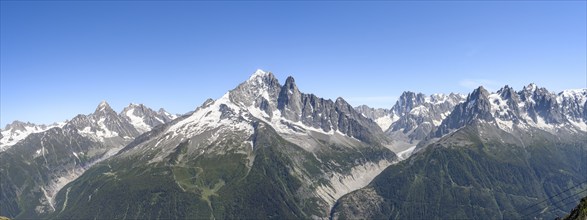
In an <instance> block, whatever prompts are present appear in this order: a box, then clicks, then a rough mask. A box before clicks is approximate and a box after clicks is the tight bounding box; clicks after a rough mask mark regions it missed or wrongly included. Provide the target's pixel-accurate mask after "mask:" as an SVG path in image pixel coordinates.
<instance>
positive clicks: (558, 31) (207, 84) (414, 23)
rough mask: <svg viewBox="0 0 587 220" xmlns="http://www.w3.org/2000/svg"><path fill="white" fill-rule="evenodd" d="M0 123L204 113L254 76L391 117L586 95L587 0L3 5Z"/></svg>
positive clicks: (134, 2) (30, 2)
mask: <svg viewBox="0 0 587 220" xmlns="http://www.w3.org/2000/svg"><path fill="white" fill-rule="evenodd" d="M0 4H1V27H0V40H1V41H0V43H1V45H0V73H1V78H0V79H1V83H0V85H1V89H0V92H1V96H0V98H1V106H0V112H1V121H0V125H2V127H3V126H5V125H6V123H9V122H11V121H13V120H16V119H18V120H22V121H30V122H34V123H51V122H55V121H63V120H66V119H70V118H72V117H74V116H75V115H76V114H78V113H84V114H88V113H91V112H93V110H94V108H95V107H96V106H97V105H98V104H99V102H100V101H101V100H107V101H108V102H109V103H110V105H111V106H112V107H113V108H114V109H115V110H117V111H120V110H121V109H122V108H123V107H124V106H126V105H128V104H129V103H131V102H133V103H144V104H146V105H147V106H149V107H151V108H154V109H158V108H160V107H164V108H165V109H167V110H168V111H170V112H173V113H185V112H187V111H190V110H193V109H195V108H196V107H197V106H198V105H200V104H201V103H202V102H203V101H204V100H205V99H207V98H209V97H210V98H218V97H220V96H222V95H223V94H224V93H225V92H226V91H228V90H230V89H232V88H234V87H235V86H236V85H238V84H239V83H240V82H242V81H244V80H246V79H247V78H248V77H249V76H250V75H251V74H252V73H253V72H254V71H255V70H256V69H258V68H259V69H264V70H267V71H272V72H273V73H274V74H275V75H276V76H277V77H278V79H279V80H280V82H281V83H283V81H284V80H285V78H286V77H287V76H288V75H292V76H294V77H295V78H296V82H297V84H298V86H299V87H300V89H301V90H302V91H303V92H307V93H314V94H316V95H318V96H321V97H325V98H331V99H335V98H337V97H339V96H341V97H343V98H345V99H346V100H348V101H349V102H350V103H351V104H353V105H359V104H368V105H371V106H374V107H386V108H390V107H391V106H392V105H393V103H394V102H395V100H396V98H397V97H398V96H399V95H400V94H401V92H402V91H406V90H411V91H419V92H423V93H426V94H431V93H447V92H460V93H465V94H466V93H468V92H470V91H471V90H472V89H473V88H474V87H476V86H478V85H485V86H486V87H488V88H489V89H490V90H492V89H498V88H499V87H501V86H503V85H505V84H508V85H510V86H513V87H514V88H515V89H521V87H522V86H523V85H527V84H528V83H530V82H535V83H537V84H538V85H539V86H542V87H547V88H548V89H550V90H552V91H561V90H563V89H570V88H585V87H587V85H586V84H587V70H586V60H587V55H586V53H587V46H586V41H587V37H586V35H587V33H586V32H587V30H586V26H587V24H586V20H587V16H586V10H587V9H586V8H587V6H586V2H585V1H574V2H554V1H553V2H547V1H537V2H534V1H516V2H505V1H496V2H493V1H484V2H478V1H470V2H469V1H454V2H436V1H434V2H307V1H303V2H263V1H261V2H189V1H175V2H163V1H161V2H159V1H145V2H142V1H125V2H117V1H107V2H100V1H91V2H73V1H62V2H44V1H29V2H21V1H10V2H6V1H2V2H1V3H0Z"/></svg>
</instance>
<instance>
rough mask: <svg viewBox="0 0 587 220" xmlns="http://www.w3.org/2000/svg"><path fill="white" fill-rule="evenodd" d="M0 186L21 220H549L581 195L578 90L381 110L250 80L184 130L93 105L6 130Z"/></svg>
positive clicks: (439, 98)
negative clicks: (50, 121) (68, 116)
mask: <svg viewBox="0 0 587 220" xmlns="http://www.w3.org/2000/svg"><path fill="white" fill-rule="evenodd" d="M178 101H185V102H189V100H178ZM0 184H1V190H0V192H1V194H0V196H1V197H0V216H6V217H9V218H15V219H30V218H34V219H38V218H41V219H268V218H277V219H328V218H333V219H530V218H543V219H554V218H556V217H559V216H565V215H567V213H569V212H570V211H571V209H573V207H575V206H576V205H577V204H578V202H579V200H580V199H581V197H584V196H585V194H587V193H585V192H586V190H585V189H586V188H587V88H582V89H574V90H565V91H561V92H558V93H555V92H551V91H548V90H547V89H546V88H540V87H538V86H536V85H535V84H529V85H528V86H525V87H524V88H522V89H521V90H520V91H516V90H514V89H513V88H511V87H509V86H504V87H503V88H501V89H499V90H498V91H495V92H490V91H487V90H486V89H485V88H483V87H479V88H477V89H475V90H474V91H472V92H471V93H469V94H468V95H463V94H454V93H451V94H433V95H430V96H427V95H424V94H421V93H414V92H404V93H403V94H401V96H400V98H399V99H398V101H397V102H396V103H395V105H393V106H391V108H389V109H376V108H371V107H369V106H364V105H363V106H358V107H353V106H351V105H350V104H349V103H347V102H346V101H345V100H344V99H343V98H337V99H336V100H334V101H333V100H330V99H324V98H320V97H317V96H315V95H313V94H311V93H303V92H301V91H300V90H299V89H298V86H297V85H296V83H295V80H294V78H293V77H288V78H287V79H286V80H285V82H284V83H283V84H281V83H280V82H279V81H278V80H277V79H276V77H275V76H274V75H273V74H272V73H270V72H265V71H262V70H257V71H256V72H255V73H254V74H253V75H252V76H251V77H250V78H249V79H248V80H246V81H244V82H243V83H241V84H240V85H238V86H236V88H234V89H232V90H230V91H228V92H227V93H225V94H224V95H223V96H221V97H220V98H218V99H216V100H212V99H209V100H207V101H206V102H204V103H203V104H201V105H200V106H199V107H198V108H196V109H195V110H194V111H191V112H188V113H186V114H183V115H180V116H177V115H174V114H170V113H168V112H166V111H165V110H163V109H160V110H159V111H154V110H152V109H150V108H148V107H146V106H144V105H137V104H130V105H129V106H127V107H126V108H124V109H123V110H122V111H121V112H120V113H117V112H115V111H114V110H113V109H112V108H111V107H110V106H109V105H108V104H107V103H106V102H102V103H100V104H99V105H98V107H97V108H96V110H95V111H94V113H92V114H89V115H78V116H76V117H74V118H72V119H70V120H68V121H65V122H61V123H55V124H52V125H35V124H32V123H23V122H19V121H15V122H14V123H12V124H9V125H7V126H6V128H5V129H3V130H2V131H1V134H0ZM563 198H565V199H563ZM569 201H570V202H569Z"/></svg>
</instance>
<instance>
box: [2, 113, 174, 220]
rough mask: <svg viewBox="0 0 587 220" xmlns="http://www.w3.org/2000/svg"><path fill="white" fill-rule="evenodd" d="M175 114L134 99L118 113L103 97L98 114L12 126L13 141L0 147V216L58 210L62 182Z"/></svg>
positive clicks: (9, 134)
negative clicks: (1, 149) (48, 122)
mask: <svg viewBox="0 0 587 220" xmlns="http://www.w3.org/2000/svg"><path fill="white" fill-rule="evenodd" d="M170 115H171V114H169V113H167V112H164V111H161V112H154V111H153V110H151V109H149V108H147V107H145V106H144V105H133V104H131V105H129V106H128V107H126V108H125V110H124V111H123V112H122V113H120V114H117V113H116V112H115V111H114V110H113V109H112V108H111V107H110V106H109V105H108V103H106V102H101V103H100V104H99V105H98V107H96V110H95V111H94V113H92V114H89V115H81V114H80V115H78V116H76V117H74V118H73V119H71V120H69V121H66V122H63V123H56V124H53V125H50V126H45V125H34V124H32V123H22V122H18V121H16V122H14V123H12V124H10V125H8V126H7V127H6V129H5V130H3V131H2V133H3V134H6V136H4V135H3V138H4V137H6V139H9V140H10V141H12V142H11V144H13V145H2V146H6V147H7V149H6V150H5V151H3V152H0V175H1V178H0V182H1V184H2V187H1V193H2V194H1V195H2V196H1V197H0V215H4V216H9V217H18V218H37V217H38V216H41V215H45V214H48V213H53V212H55V211H57V210H56V209H55V196H56V194H57V192H58V191H59V190H61V189H62V187H63V186H65V185H66V184H67V183H69V182H71V181H73V180H74V179H76V178H77V177H78V176H79V175H81V174H82V173H83V172H84V171H85V170H87V169H88V168H89V167H91V166H92V165H94V164H95V163H97V162H99V161H102V160H104V159H106V158H108V157H110V156H112V155H114V154H116V152H117V151H118V150H120V149H121V148H122V147H124V146H125V145H126V144H128V143H130V142H131V141H132V140H133V139H134V138H135V137H137V136H139V135H140V134H142V133H143V131H145V130H150V129H151V128H152V127H155V126H157V125H161V124H163V123H165V122H169V121H170V120H171V118H170V117H169V116H170ZM4 143H5V142H2V144H4Z"/></svg>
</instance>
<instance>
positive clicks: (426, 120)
mask: <svg viewBox="0 0 587 220" xmlns="http://www.w3.org/2000/svg"><path fill="white" fill-rule="evenodd" d="M464 100H465V97H464V96H463V95H460V94H454V93H450V94H448V95H445V94H434V95H430V96H426V95H424V94H422V93H414V92H409V91H408V92H404V93H402V95H401V96H400V97H399V99H398V101H397V102H396V103H395V105H394V106H393V107H391V108H390V109H373V108H369V107H367V106H358V107H356V108H355V109H356V110H357V111H358V112H359V113H361V114H362V115H364V116H366V117H368V118H370V119H372V120H373V121H375V122H376V123H377V124H378V125H379V126H380V127H381V128H382V129H383V130H384V131H385V133H386V134H387V136H388V137H390V138H391V139H392V140H394V144H393V145H394V146H400V147H399V148H398V149H397V150H396V152H399V151H403V150H405V149H407V148H409V147H411V146H414V145H416V144H418V143H419V142H420V140H423V139H425V138H426V137H427V136H428V135H429V134H430V132H431V131H433V130H435V129H436V128H437V127H438V126H439V125H440V123H441V122H442V120H443V119H444V118H446V117H447V116H448V115H449V114H450V113H451V112H452V110H453V108H454V107H455V106H456V105H457V104H459V103H461V102H463V101H464ZM401 146H403V147H401Z"/></svg>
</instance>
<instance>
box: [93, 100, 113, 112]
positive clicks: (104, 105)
mask: <svg viewBox="0 0 587 220" xmlns="http://www.w3.org/2000/svg"><path fill="white" fill-rule="evenodd" d="M110 111H114V110H112V108H111V107H110V105H108V102H106V101H105V100H102V101H101V102H100V104H99V105H98V107H96V110H95V111H94V112H110Z"/></svg>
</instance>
